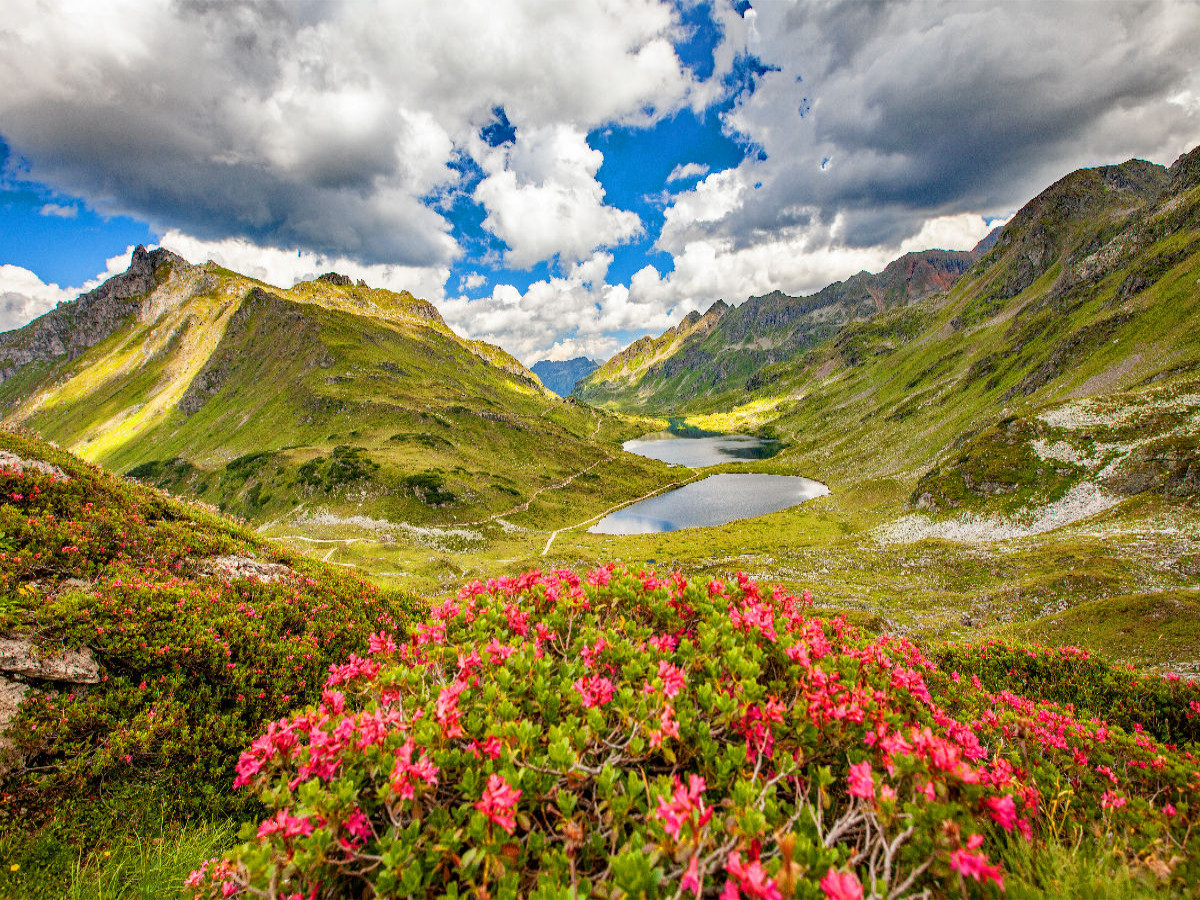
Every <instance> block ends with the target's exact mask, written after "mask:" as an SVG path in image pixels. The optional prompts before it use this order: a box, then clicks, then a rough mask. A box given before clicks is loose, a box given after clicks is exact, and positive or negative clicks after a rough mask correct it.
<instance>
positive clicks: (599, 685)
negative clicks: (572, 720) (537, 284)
mask: <svg viewBox="0 0 1200 900" xmlns="http://www.w3.org/2000/svg"><path fill="white" fill-rule="evenodd" d="M574 688H575V690H577V691H579V696H580V698H581V699H582V700H583V708H584V709H591V708H592V707H593V706H603V705H604V704H605V703H608V702H609V701H610V700H612V698H613V683H612V682H611V681H610V680H609V679H607V678H604V677H603V676H601V675H591V676H589V677H587V678H580V679H579V680H578V681H576V682H575V684H574Z"/></svg>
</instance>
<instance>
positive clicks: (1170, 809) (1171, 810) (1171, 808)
mask: <svg viewBox="0 0 1200 900" xmlns="http://www.w3.org/2000/svg"><path fill="white" fill-rule="evenodd" d="M1178 812H1179V810H1177V809H1176V808H1175V804H1174V803H1168V804H1167V805H1166V806H1164V807H1163V813H1164V814H1166V816H1167V817H1168V818H1170V817H1171V816H1174V815H1175V814H1176V813H1178Z"/></svg>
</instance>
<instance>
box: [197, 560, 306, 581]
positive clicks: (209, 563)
mask: <svg viewBox="0 0 1200 900" xmlns="http://www.w3.org/2000/svg"><path fill="white" fill-rule="evenodd" d="M201 571H203V572H204V573H205V574H207V575H212V576H215V577H217V578H220V579H221V580H222V581H236V580H237V579H239V578H257V579H258V580H259V581H261V582H263V583H264V584H271V583H272V582H276V581H283V580H285V579H288V578H292V577H293V576H295V574H296V573H295V571H293V570H292V569H290V568H289V567H287V566H285V565H282V564H280V563H269V562H263V561H261V560H257V559H252V558H251V557H249V556H215V557H213V558H212V559H208V560H205V561H204V562H203V563H202V564H201Z"/></svg>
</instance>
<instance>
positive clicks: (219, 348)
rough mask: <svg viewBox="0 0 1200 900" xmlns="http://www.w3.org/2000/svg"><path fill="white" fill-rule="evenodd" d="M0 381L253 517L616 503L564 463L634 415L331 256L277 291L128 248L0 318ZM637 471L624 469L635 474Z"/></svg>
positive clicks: (580, 457) (124, 457) (12, 412)
mask: <svg viewBox="0 0 1200 900" xmlns="http://www.w3.org/2000/svg"><path fill="white" fill-rule="evenodd" d="M0 379H2V382H0V409H2V410H3V412H4V416H5V422H6V424H8V425H9V426H20V427H23V428H27V429H31V430H33V431H36V432H38V433H40V434H41V435H42V436H44V437H46V438H47V439H50V440H53V441H55V442H56V443H58V444H59V445H61V446H63V447H65V448H68V449H70V450H73V451H74V452H77V453H79V454H80V455H82V456H84V457H85V458H87V459H89V460H91V461H94V462H98V463H102V464H103V465H105V466H106V467H109V468H112V469H115V470H116V471H120V472H125V473H127V474H130V475H132V476H135V477H137V478H139V479H143V480H146V481H149V482H152V483H154V484H156V485H159V486H161V487H165V488H169V489H170V490H172V491H174V492H177V493H180V494H184V495H190V496H193V497H197V498H199V499H202V500H205V501H207V502H209V503H211V504H213V505H216V506H218V507H220V508H221V509H224V510H228V511H230V512H232V513H236V514H238V515H240V516H243V517H245V518H247V519H249V520H251V521H256V522H266V521H274V520H285V519H288V517H293V518H294V516H295V514H296V513H297V510H299V509H301V508H303V509H304V510H306V511H307V512H306V513H305V514H306V515H311V516H316V517H317V518H321V517H324V518H325V520H330V518H331V517H332V520H335V521H343V520H347V519H350V518H353V517H355V516H357V517H359V519H360V520H363V517H366V519H365V520H371V519H372V518H373V519H375V520H378V521H380V522H383V523H385V524H386V523H396V522H399V523H406V524H407V525H413V526H415V525H419V526H428V525H453V524H454V523H457V522H462V521H479V520H490V519H491V518H492V517H498V516H501V515H504V514H505V513H506V512H507V511H510V510H513V509H514V508H517V507H520V506H521V504H522V502H523V501H530V500H532V499H533V497H534V496H539V495H540V494H541V493H542V492H543V491H544V490H545V489H547V488H549V487H551V486H555V491H556V493H555V495H554V502H555V510H556V513H555V515H561V516H569V515H573V514H574V513H573V511H572V503H573V502H577V503H581V504H583V505H584V506H585V507H586V506H587V505H588V504H591V503H596V504H600V503H605V502H607V503H608V505H611V503H612V502H613V500H612V497H613V496H615V494H610V493H608V490H610V489H609V488H607V487H603V486H602V487H597V485H595V484H591V485H588V484H587V483H586V482H579V483H576V482H574V481H573V480H572V479H573V478H574V476H575V475H577V474H578V473H579V472H580V470H583V469H587V468H588V467H596V466H600V467H603V466H604V465H607V464H608V463H607V462H606V461H608V460H610V459H611V458H612V457H613V449H612V446H611V444H608V443H601V442H600V441H599V439H600V438H602V437H611V436H614V435H616V434H617V433H618V432H620V430H621V429H622V428H625V429H628V428H629V427H630V426H628V425H624V424H621V423H618V422H616V421H615V420H613V419H612V418H611V417H608V416H603V415H601V414H599V413H597V412H593V411H589V410H586V409H582V408H580V407H577V406H575V405H572V404H569V403H565V402H563V401H562V400H560V399H558V398H557V397H554V396H553V395H552V394H550V393H549V392H547V391H546V390H545V389H544V388H543V387H542V385H541V383H540V382H539V381H538V380H537V378H536V377H535V376H534V375H533V374H532V373H530V372H529V371H528V370H527V369H525V368H524V367H523V366H522V365H521V364H520V363H519V362H517V361H516V360H515V359H514V358H512V357H511V356H509V355H508V354H507V353H505V352H504V351H503V350H501V349H499V348H498V347H494V346H491V345H489V344H486V343H483V342H480V341H470V340H466V339H464V338H462V337H460V336H459V335H457V334H455V333H454V331H453V330H452V329H450V328H449V326H447V325H446V323H445V321H444V320H443V319H442V317H441V315H440V314H439V313H438V310H437V309H436V308H435V307H434V306H433V305H432V304H430V303H428V302H427V301H425V300H421V299H418V298H416V297H414V296H413V295H412V294H410V293H407V292H400V293H394V292H391V291H386V290H381V289H377V288H371V287H368V286H367V285H365V284H364V283H362V282H361V281H360V282H358V283H353V282H352V281H351V279H349V278H347V277H345V276H342V275H337V274H336V273H329V274H326V275H323V276H321V277H320V278H317V279H315V280H313V281H306V282H301V283H299V284H296V285H295V286H293V287H292V288H290V289H287V290H283V289H280V288H277V287H273V286H271V285H268V284H264V283H262V282H259V281H255V280H254V279H251V278H247V277H245V276H242V275H239V274H237V273H236V272H232V271H229V270H227V269H223V268H221V267H219V266H217V265H215V264H213V263H208V264H206V265H193V264H191V263H189V262H188V261H187V260H185V259H183V258H182V257H180V256H178V255H176V254H174V253H172V252H170V251H168V250H165V249H158V250H154V251H147V250H145V248H142V247H139V248H137V250H135V251H134V253H133V257H132V259H131V262H130V267H129V269H128V270H127V271H126V272H124V273H122V274H120V275H117V276H115V277H113V278H111V279H109V280H108V281H106V282H105V283H104V284H103V285H101V286H100V287H98V288H96V289H95V290H93V291H91V292H89V293H87V294H84V295H83V296H81V297H79V298H78V299H77V300H75V301H72V302H69V303H64V304H61V305H60V306H59V307H58V308H57V309H55V310H52V311H51V312H49V313H47V314H46V315H44V316H42V317H41V318H39V319H36V320H35V321H33V322H31V323H30V324H28V325H26V326H25V327H23V328H20V329H18V330H16V331H12V332H8V333H6V334H3V335H0ZM633 433H636V428H635V429H634V431H633ZM649 471H650V470H649V469H646V468H638V464H636V463H634V464H633V467H632V468H627V469H625V470H623V472H624V476H628V477H629V478H631V479H632V481H631V482H630V483H632V484H634V485H636V486H639V487H642V488H643V490H648V489H649V488H650V487H652V486H653V484H654V483H656V482H655V480H654V476H649V475H648V474H647V473H648V472H649ZM624 476H623V477H624ZM647 479H649V480H647ZM609 483H610V481H609V480H605V482H604V484H605V485H608V484H609ZM612 483H613V484H616V483H617V482H612ZM643 485H644V486H643ZM611 490H614V491H615V490H616V488H615V487H614V488H612V489H611ZM549 497H550V495H549V494H547V495H546V499H547V500H548V499H549ZM527 505H528V503H526V506H527ZM600 508H601V509H603V508H604V507H603V506H601V507H600ZM518 511H519V510H518ZM292 530H293V531H294V530H295V529H292Z"/></svg>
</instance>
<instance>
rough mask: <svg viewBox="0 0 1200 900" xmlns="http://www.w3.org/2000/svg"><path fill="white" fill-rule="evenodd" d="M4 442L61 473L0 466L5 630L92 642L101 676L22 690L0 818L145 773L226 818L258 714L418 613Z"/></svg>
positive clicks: (128, 488) (277, 707)
mask: <svg viewBox="0 0 1200 900" xmlns="http://www.w3.org/2000/svg"><path fill="white" fill-rule="evenodd" d="M0 447H2V448H3V449H6V450H10V451H12V452H14V453H15V454H16V455H17V456H18V457H20V458H21V459H25V460H47V459H48V460H50V461H52V462H53V463H54V464H55V465H57V466H58V467H60V468H59V472H57V473H56V472H54V471H43V470H40V469H38V468H35V467H32V466H30V465H14V464H12V463H9V462H7V461H5V462H3V463H0V492H2V495H3V497H2V502H0V533H2V535H3V538H2V541H0V633H5V634H11V633H20V634H26V635H34V636H36V639H37V642H38V644H39V645H41V646H45V647H48V648H51V647H56V646H57V647H67V648H86V649H88V650H89V651H90V652H91V653H92V654H93V655H94V656H95V658H96V661H97V663H98V665H99V669H100V678H101V681H100V683H99V684H97V685H94V686H90V687H87V688H86V689H85V688H72V689H71V690H70V691H69V692H67V691H63V690H56V689H55V688H61V686H56V685H50V684H41V685H35V689H34V690H31V692H30V694H29V696H28V698H27V699H26V701H25V703H24V705H23V707H22V709H21V711H20V714H19V716H18V717H17V719H16V720H15V721H14V722H13V724H12V725H11V727H10V728H9V731H8V737H9V739H10V740H11V742H12V750H11V752H12V755H13V756H14V757H15V758H16V759H17V760H19V763H18V765H17V766H16V767H15V769H13V771H11V772H9V773H7V775H6V777H5V779H4V783H3V800H2V802H0V821H3V820H7V821H8V822H12V819H13V818H16V819H18V822H17V824H20V825H22V826H24V825H26V824H28V821H27V820H29V819H32V820H35V821H36V820H38V819H39V818H41V817H42V814H43V813H50V812H52V811H53V809H54V808H55V807H56V804H57V803H58V802H59V801H62V800H69V799H70V798H72V797H78V796H80V795H86V794H90V793H92V792H93V791H94V790H95V788H96V786H97V785H100V784H102V783H103V784H104V785H105V787H106V789H107V790H110V791H111V789H112V785H113V784H114V783H121V782H142V781H149V780H151V779H154V780H156V781H162V780H164V779H165V780H166V781H167V782H169V784H170V785H171V786H172V788H171V789H172V790H173V791H174V792H176V793H177V794H178V795H180V797H181V798H186V799H187V800H188V801H189V802H191V804H192V805H193V807H195V808H202V809H203V810H204V811H205V812H207V813H209V814H221V813H222V812H226V811H228V810H229V809H230V808H232V807H233V806H236V805H239V804H238V803H235V802H234V801H235V800H236V799H237V798H235V797H232V796H231V795H230V793H229V791H228V786H229V784H230V783H231V782H232V780H233V777H234V772H233V764H234V762H235V760H236V755H237V752H238V751H239V750H240V749H241V748H242V747H244V746H245V744H246V742H247V741H248V740H250V739H251V738H252V737H253V736H254V735H255V734H256V733H257V732H258V731H259V730H260V729H261V728H262V724H263V723H264V722H266V721H269V720H270V719H273V718H276V717H278V716H281V715H283V714H285V713H286V712H287V711H288V710H290V709H293V708H295V707H296V706H298V705H301V704H303V703H306V702H312V701H314V700H316V699H317V698H318V697H319V696H320V691H321V687H322V685H323V682H324V676H325V672H326V670H327V668H328V666H329V664H330V663H331V662H333V661H337V660H340V659H343V658H344V657H345V656H346V655H347V654H349V653H351V652H361V651H363V650H364V649H365V647H366V643H367V636H368V635H369V634H370V633H371V632H372V631H374V630H377V629H379V628H383V627H387V628H393V629H395V628H403V627H404V624H405V622H406V619H407V616H408V615H410V614H411V610H412V609H413V608H414V601H413V600H412V599H411V598H406V597H404V596H402V595H397V594H390V593H387V592H382V591H379V590H378V589H376V588H375V587H373V586H371V585H369V584H367V583H365V582H363V581H361V580H360V579H358V578H357V577H355V576H353V575H351V574H348V573H344V572H341V571H336V570H331V569H327V568H326V567H323V566H320V565H319V564H315V563H311V562H308V561H306V560H304V559H303V558H294V557H291V556H290V555H288V554H286V553H284V552H281V551H279V550H274V549H271V548H270V547H268V546H267V545H266V544H264V543H262V542H261V541H259V540H258V539H257V538H256V537H254V536H253V535H252V534H251V533H250V532H248V531H245V530H243V529H240V528H238V527H236V526H233V525H232V524H231V523H229V522H228V521H224V520H221V519H218V518H217V517H215V516H213V515H210V514H209V513H206V512H204V511H202V510H200V509H197V508H196V507H188V506H185V505H183V504H182V503H178V502H176V501H173V500H170V499H168V498H166V497H164V496H162V495H160V494H157V493H155V492H153V491H150V490H148V489H145V488H143V487H141V486H138V485H135V484H130V483H128V482H125V481H123V480H121V479H119V478H114V477H112V476H108V475H104V474H103V473H101V472H99V470H96V469H93V468H91V467H87V466H84V465H81V464H80V463H79V462H78V461H76V460H74V459H73V458H72V457H70V456H69V455H67V454H62V453H57V452H56V451H53V450H51V448H49V447H47V446H46V445H44V444H41V443H38V442H33V441H29V440H26V439H23V438H20V437H17V436H14V435H11V434H0ZM218 557H236V558H238V559H241V560H243V561H245V568H244V570H243V571H238V570H237V567H236V566H235V568H234V570H231V571H224V570H222V569H221V568H220V567H219V565H217V562H218V560H217V558H218ZM256 566H262V567H265V568H261V569H256ZM257 571H261V572H265V573H267V574H266V576H265V577H263V578H262V580H260V578H259V576H258V575H257V574H255V573H256V572H257ZM240 805H243V806H244V805H245V804H244V803H241V804H240ZM31 812H32V813H33V815H32V816H31V815H30V813H31Z"/></svg>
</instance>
